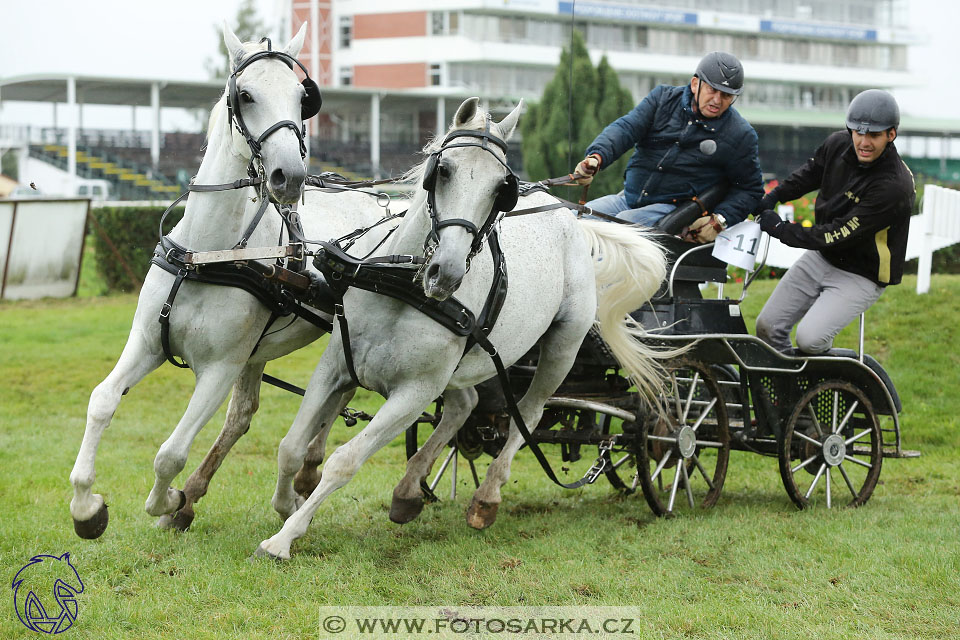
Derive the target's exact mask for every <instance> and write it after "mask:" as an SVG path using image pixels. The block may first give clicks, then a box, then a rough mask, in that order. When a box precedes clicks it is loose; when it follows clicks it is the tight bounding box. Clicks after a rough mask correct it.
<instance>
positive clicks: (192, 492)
mask: <svg viewBox="0 0 960 640" xmlns="http://www.w3.org/2000/svg"><path fill="white" fill-rule="evenodd" d="M264 364H265V363H263V362H248V363H247V365H246V366H245V367H244V368H243V371H241V372H240V376H239V377H238V378H237V382H236V383H235V384H234V385H233V394H232V395H231V396H230V404H229V405H228V407H227V417H226V420H224V423H223V429H221V431H220V435H219V436H217V440H216V442H214V443H213V446H212V447H210V451H208V452H207V455H206V456H205V457H204V458H203V461H202V462H201V463H200V466H199V467H197V469H196V470H195V471H194V472H193V473H192V474H190V477H189V478H187V481H186V483H184V485H183V494H184V496H185V498H186V502H185V503H184V505H183V506H182V507H181V508H180V509H179V510H178V511H177V512H176V513H174V514H165V515H162V516H160V519H159V520H158V521H157V526H158V527H160V528H172V529H178V530H180V531H186V530H187V529H188V528H189V527H190V525H191V524H192V523H193V519H194V518H195V517H196V513H195V512H194V505H195V504H196V503H197V502H198V501H199V500H200V498H202V497H203V496H205V495H206V494H207V489H208V488H209V486H210V481H211V480H212V479H213V476H214V474H215V473H216V472H217V470H218V469H219V468H220V465H221V464H222V463H223V461H224V459H225V458H226V457H227V454H228V453H229V452H230V449H232V448H233V445H235V444H236V443H237V441H238V440H239V439H240V438H241V437H242V436H243V435H244V434H246V433H247V431H249V430H250V423H251V421H252V420H253V416H254V414H255V413H256V412H257V409H258V408H259V407H260V379H261V377H262V376H263V367H264Z"/></svg>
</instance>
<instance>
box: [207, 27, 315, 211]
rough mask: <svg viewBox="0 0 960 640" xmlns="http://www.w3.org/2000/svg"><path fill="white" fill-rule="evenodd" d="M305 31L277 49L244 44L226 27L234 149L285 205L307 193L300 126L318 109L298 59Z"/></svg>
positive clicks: (312, 86)
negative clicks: (301, 74) (302, 76)
mask: <svg viewBox="0 0 960 640" xmlns="http://www.w3.org/2000/svg"><path fill="white" fill-rule="evenodd" d="M306 27H307V25H306V23H304V24H303V26H301V27H300V31H298V32H297V35H295V36H294V37H293V39H292V40H290V42H289V43H288V44H287V45H286V47H284V48H283V49H279V50H276V51H275V50H273V48H272V43H271V42H270V40H269V39H268V38H264V39H263V40H262V41H260V42H259V43H249V42H248V43H246V44H244V43H241V42H240V40H239V39H238V38H237V36H236V35H235V34H234V33H233V31H232V30H231V29H230V27H228V26H227V25H226V23H224V25H223V41H224V44H226V47H227V52H228V53H229V56H230V66H231V75H230V78H229V79H228V81H227V88H226V92H225V99H226V105H227V110H228V112H229V114H230V118H229V123H228V124H227V126H228V127H229V129H230V131H231V135H232V136H233V140H232V149H233V151H234V153H237V154H239V155H241V156H242V157H243V158H245V159H246V160H247V161H248V162H249V163H250V167H251V173H256V174H260V177H262V178H263V179H264V181H265V182H266V186H267V189H268V190H269V193H270V195H271V196H272V197H273V198H274V199H275V200H276V201H277V202H280V203H284V204H289V203H293V202H295V201H296V200H297V198H299V197H300V193H301V191H302V190H303V183H304V179H305V177H306V166H305V165H304V159H305V157H306V146H305V142H304V138H303V124H302V123H303V121H304V120H307V119H309V118H311V117H313V116H314V115H315V114H316V112H317V111H318V110H319V108H320V92H319V89H318V88H317V85H316V84H315V83H314V81H313V80H311V79H310V76H309V75H308V74H307V72H306V68H305V67H304V66H303V65H302V64H301V63H300V62H299V61H298V60H297V56H298V55H299V53H300V49H302V48H303V40H304V37H305V36H306ZM298 66H299V67H300V69H301V71H302V72H303V73H304V75H305V76H306V77H305V79H304V80H303V81H302V82H301V81H300V80H299V79H298V77H297V74H296V72H295V70H296V67H298Z"/></svg>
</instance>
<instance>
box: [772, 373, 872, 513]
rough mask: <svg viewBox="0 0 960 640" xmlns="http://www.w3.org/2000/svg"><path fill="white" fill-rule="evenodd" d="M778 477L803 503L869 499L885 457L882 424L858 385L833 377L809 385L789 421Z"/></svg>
mask: <svg viewBox="0 0 960 640" xmlns="http://www.w3.org/2000/svg"><path fill="white" fill-rule="evenodd" d="M779 453H780V456H779V457H780V477H781V478H783V486H784V487H785V488H786V490H787V494H788V495H789V496H790V499H791V500H793V502H794V504H796V505H797V506H798V507H799V508H801V509H805V508H807V507H809V506H811V505H813V504H818V503H819V504H825V505H826V506H827V508H828V509H829V508H831V507H833V506H834V505H845V506H849V507H858V506H860V505H862V504H864V503H865V502H866V501H867V500H869V499H870V495H871V494H872V493H873V489H874V487H876V486H877V480H878V479H879V477H880V466H881V463H882V462H883V440H882V434H881V432H880V423H879V421H878V419H877V414H876V413H875V412H874V410H873V406H872V405H871V404H870V401H869V400H868V399H867V397H866V396H865V395H864V393H863V392H862V391H861V390H860V389H858V388H857V387H855V386H853V385H852V384H849V383H847V382H840V381H838V380H830V381H827V382H821V383H819V384H817V385H815V386H814V387H813V388H811V389H810V390H808V391H807V392H806V393H805V394H804V395H803V397H802V398H800V401H799V402H798V403H797V406H796V407H795V408H794V410H793V413H792V414H791V415H790V418H789V419H788V420H787V424H786V427H785V429H784V433H783V439H782V440H781V442H780V452H779Z"/></svg>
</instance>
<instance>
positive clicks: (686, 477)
mask: <svg viewBox="0 0 960 640" xmlns="http://www.w3.org/2000/svg"><path fill="white" fill-rule="evenodd" d="M677 466H678V467H680V470H681V471H682V472H683V486H684V487H685V488H686V490H687V502H688V503H689V504H690V508H691V509H693V508H694V506H693V487H691V486H690V474H688V473H687V465H686V464H685V463H681V464H678V465H677Z"/></svg>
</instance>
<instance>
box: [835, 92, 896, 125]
mask: <svg viewBox="0 0 960 640" xmlns="http://www.w3.org/2000/svg"><path fill="white" fill-rule="evenodd" d="M899 126H900V107H899V106H897V101H896V100H895V99H894V97H893V96H892V95H890V94H889V93H887V92H886V91H882V90H880V89H867V90H866V91H863V92H861V93H858V94H857V96H856V97H855V98H854V99H853V100H851V101H850V106H849V107H847V129H850V130H851V131H856V132H857V133H859V134H864V133H868V132H871V131H886V130H887V129H891V128H893V129H897V128H898V127H899Z"/></svg>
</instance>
